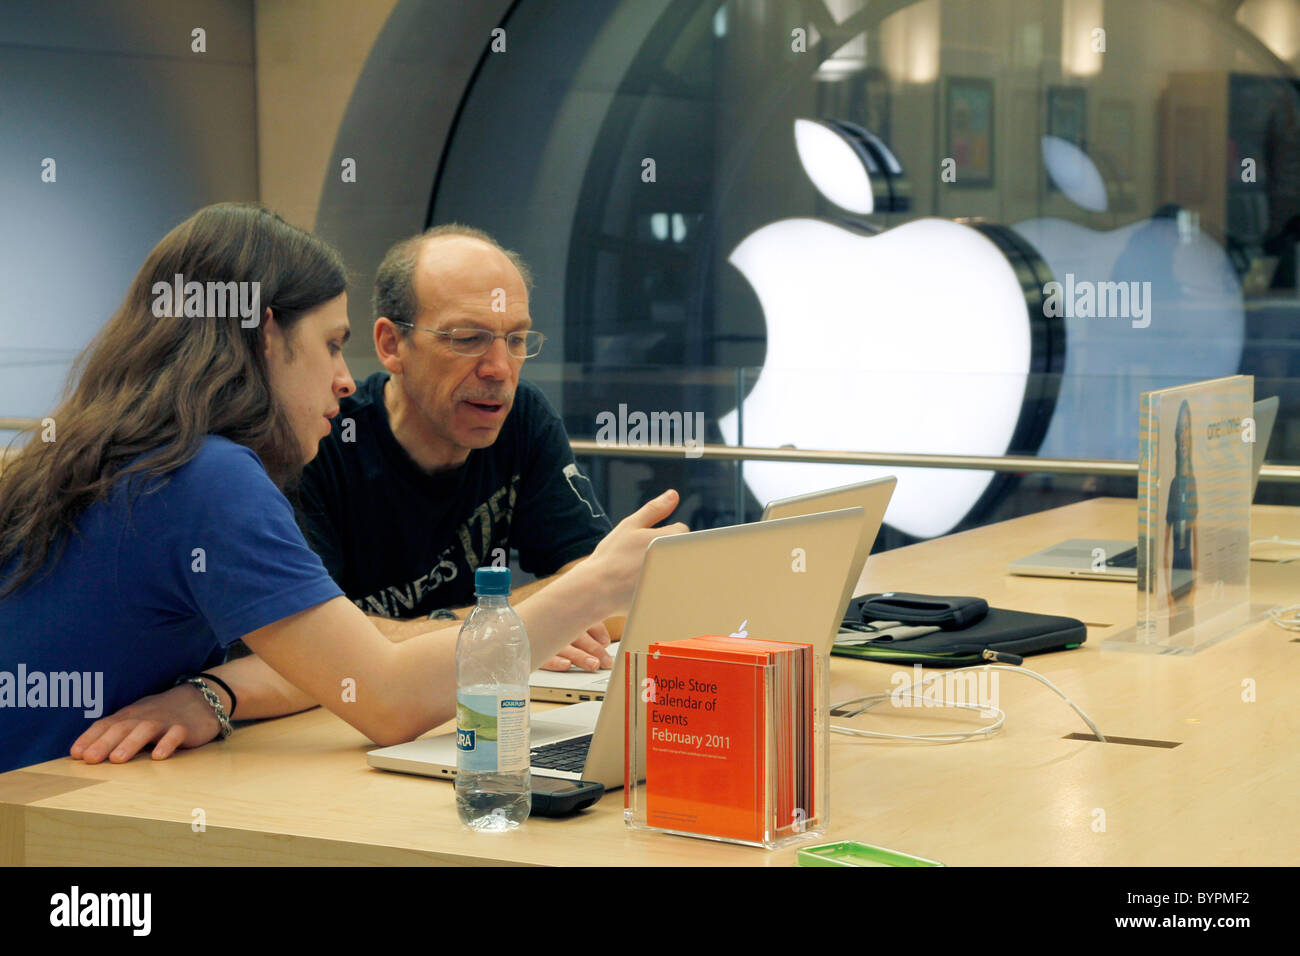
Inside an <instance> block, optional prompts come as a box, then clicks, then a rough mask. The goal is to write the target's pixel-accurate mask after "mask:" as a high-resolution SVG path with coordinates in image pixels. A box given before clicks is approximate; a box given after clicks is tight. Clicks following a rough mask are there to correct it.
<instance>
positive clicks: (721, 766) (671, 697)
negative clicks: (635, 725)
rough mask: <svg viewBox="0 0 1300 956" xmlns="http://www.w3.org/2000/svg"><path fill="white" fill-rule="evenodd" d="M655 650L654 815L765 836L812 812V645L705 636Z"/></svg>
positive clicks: (660, 820) (650, 790) (709, 830)
mask: <svg viewBox="0 0 1300 956" xmlns="http://www.w3.org/2000/svg"><path fill="white" fill-rule="evenodd" d="M649 651H650V657H649V658H648V661H647V676H649V677H650V678H651V680H652V681H653V685H652V686H653V688H654V693H653V699H652V700H651V701H648V702H647V703H648V709H647V740H646V768H645V769H646V822H647V823H648V824H649V825H651V826H656V827H662V828H664V829H671V830H679V831H682V832H688V833H700V834H708V835H711V836H720V837H725V838H728V839H735V840H746V841H749V842H762V841H764V840H765V839H771V838H772V837H774V836H775V835H776V832H777V830H778V829H779V828H782V827H788V826H790V825H791V822H792V820H793V819H794V817H795V815H796V814H798V813H800V812H802V813H803V815H804V818H805V819H806V817H807V813H808V811H807V809H804V810H802V811H801V810H800V809H799V808H808V807H810V806H811V796H812V792H811V774H810V772H809V771H810V770H811V762H810V761H811V741H810V740H808V739H807V733H808V732H809V730H810V722H809V720H808V712H807V706H808V705H809V704H810V702H811V697H810V692H809V690H808V689H807V688H805V680H811V674H812V660H811V652H812V647H811V645H807V644H796V643H786V642H780V641H764V640H757V639H753V638H733V637H721V636H701V637H695V638H688V639H686V640H679V641H671V642H661V643H656V644H652V645H651V646H650V648H649ZM769 674H771V675H772V679H771V681H770V685H771V686H769V679H768V675H769ZM769 694H771V695H772V697H773V700H772V705H773V713H774V715H775V716H774V718H773V719H774V720H775V724H774V725H773V726H772V727H768V726H767V721H768V719H769V716H768V715H769V702H768V699H767V698H768V695H769ZM769 781H772V782H771V783H770V782H769ZM773 783H774V786H773Z"/></svg>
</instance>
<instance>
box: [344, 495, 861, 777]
mask: <svg viewBox="0 0 1300 956" xmlns="http://www.w3.org/2000/svg"><path fill="white" fill-rule="evenodd" d="M864 520H865V514H864V511H863V509H862V508H861V507H860V506H859V507H855V508H847V509H841V510H838V511H830V512H825V513H822V514H813V515H805V516H801V517H793V518H781V519H774V520H771V521H761V522H758V523H755V524H742V525H735V526H733V527H730V528H715V529H713V530H711V531H696V532H693V533H689V534H679V535H673V536H672V537H667V538H657V539H655V541H654V542H653V543H652V544H651V545H650V548H649V549H648V550H647V552H646V559H645V565H644V566H643V567H642V569H641V577H640V579H639V580H638V582H637V589H636V594H635V595H634V596H633V599H632V609H631V611H630V612H629V613H628V619H627V625H626V627H625V628H624V629H623V639H622V641H620V642H619V643H620V644H622V646H623V653H621V654H619V655H618V657H617V658H616V659H615V664H614V670H613V674H612V678H611V680H610V683H609V689H608V694H607V696H606V699H605V701H604V702H603V703H602V702H600V701H588V702H585V703H579V704H574V705H572V706H569V707H562V708H557V709H555V710H551V711H547V712H546V713H544V714H539V715H537V716H535V717H533V718H532V724H531V736H532V741H531V742H532V748H533V761H532V767H531V770H532V772H533V773H536V774H538V775H539V776H547V777H562V778H566V779H569V780H594V781H596V782H598V783H602V784H604V785H605V787H606V788H608V789H614V788H616V787H621V786H623V723H624V707H625V705H624V693H623V690H624V688H623V684H624V680H625V678H624V677H623V667H624V663H625V654H626V653H627V652H628V651H645V650H646V649H647V648H648V647H649V645H650V644H651V643H653V642H655V641H666V640H675V639H678V638H686V637H694V636H696V635H699V634H745V635H748V636H750V637H755V638H766V639H769V640H776V641H806V642H808V643H812V644H815V645H816V646H817V648H818V649H819V650H820V651H821V652H822V653H829V652H830V649H831V646H832V645H833V644H834V641H835V634H836V632H837V631H838V630H839V623H840V620H841V618H842V617H843V613H844V606H843V604H842V603H841V601H842V598H843V595H844V593H845V589H846V587H847V588H849V589H850V590H851V589H852V586H853V584H854V583H856V581H857V578H858V574H859V573H860V569H859V570H858V571H856V572H855V570H854V565H855V562H856V559H857V554H858V550H859V546H860V542H861V539H862V523H863V521H864ZM798 567H802V568H803V569H804V570H802V571H800V570H797V568H798ZM366 761H367V762H368V763H369V764H370V766H372V767H378V768H380V769H382V770H398V771H403V772H406V773H418V774H423V775H425V776H430V777H448V778H450V777H454V776H455V775H456V743H455V734H454V733H450V734H441V735H439V736H437V737H427V738H424V739H422V740H414V741H412V742H410V743H406V744H399V745H397V746H395V747H383V748H380V749H379V750H372V751H370V752H369V753H368V754H367V755H366Z"/></svg>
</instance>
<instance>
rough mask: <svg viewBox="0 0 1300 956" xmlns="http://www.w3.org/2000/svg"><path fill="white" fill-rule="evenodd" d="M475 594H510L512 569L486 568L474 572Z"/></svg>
mask: <svg viewBox="0 0 1300 956" xmlns="http://www.w3.org/2000/svg"><path fill="white" fill-rule="evenodd" d="M474 593H475V594H509V593H510V569H509V568H494V567H486V568H479V569H478V570H476V571H475V572H474Z"/></svg>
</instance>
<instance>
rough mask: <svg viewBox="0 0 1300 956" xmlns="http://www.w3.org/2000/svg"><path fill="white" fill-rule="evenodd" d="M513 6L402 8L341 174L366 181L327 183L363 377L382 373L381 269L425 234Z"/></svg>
mask: <svg viewBox="0 0 1300 956" xmlns="http://www.w3.org/2000/svg"><path fill="white" fill-rule="evenodd" d="M509 7H510V0H474V2H473V3H466V2H463V0H402V2H400V3H398V5H397V7H396V8H395V9H394V10H393V13H392V15H391V16H390V17H389V19H388V23H387V24H385V25H384V29H383V31H382V32H381V33H380V35H379V38H378V39H377V40H376V41H375V45H374V49H373V50H372V51H371V53H370V56H369V58H368V59H367V61H366V66H365V69H364V70H362V72H361V77H360V79H359V80H358V81H357V85H356V89H355V90H354V91H353V94H352V99H351V101H350V102H349V103H348V109H347V113H346V114H345V115H344V117H343V122H342V124H341V125H340V127H339V134H338V139H337V141H336V149H335V156H334V157H332V159H331V168H332V169H338V168H339V162H340V160H341V158H342V157H344V156H351V157H353V158H355V159H356V161H357V171H358V174H357V181H356V182H355V183H344V182H342V179H341V177H338V176H329V177H327V178H326V181H325V187H324V189H323V190H322V191H321V200H320V212H319V213H318V215H317V217H316V230H315V231H316V233H317V235H319V236H320V237H321V238H323V239H325V240H326V241H328V242H331V243H333V244H334V245H335V246H336V247H337V248H338V249H339V251H340V252H342V254H343V260H344V261H345V262H346V263H347V265H348V271H349V274H350V278H349V284H348V311H349V314H350V318H351V320H352V327H353V329H354V330H355V334H354V335H353V337H352V342H351V344H350V345H349V346H348V350H347V358H348V362H349V363H350V364H351V365H352V367H353V371H354V373H355V374H356V375H357V376H358V377H360V376H361V375H362V374H364V373H366V372H368V371H370V370H373V369H374V368H375V367H377V363H376V360H375V354H374V346H373V344H372V343H371V340H370V334H369V333H370V328H371V324H372V319H373V317H372V315H371V313H370V296H371V291H372V285H373V282H374V275H375V269H376V268H377V267H378V265H379V261H380V260H381V259H382V258H383V256H384V252H385V251H387V249H388V247H389V246H391V245H392V244H393V243H394V242H396V241H397V240H398V239H402V238H404V237H406V236H408V235H411V234H413V233H416V232H419V231H420V230H421V229H423V228H424V221H425V215H426V214H427V212H428V207H429V196H430V193H431V192H432V189H433V180H434V176H435V175H436V173H437V169H438V162H439V158H440V157H441V155H442V150H443V145H444V143H445V142H446V139H447V135H448V132H449V131H450V129H451V126H452V121H453V120H454V118H455V116H456V110H457V108H458V107H459V105H460V101H461V97H462V96H463V95H464V93H465V90H466V88H467V87H468V85H469V81H470V77H471V76H472V75H473V72H474V69H475V67H476V65H477V64H478V61H479V57H480V56H481V55H482V54H483V52H484V51H485V50H486V49H487V46H488V43H489V41H490V39H491V31H492V29H493V27H495V26H496V25H497V24H498V23H499V22H500V21H501V18H502V17H503V16H504V15H505V13H506V11H507V9H508V8H509ZM363 333H364V334H363Z"/></svg>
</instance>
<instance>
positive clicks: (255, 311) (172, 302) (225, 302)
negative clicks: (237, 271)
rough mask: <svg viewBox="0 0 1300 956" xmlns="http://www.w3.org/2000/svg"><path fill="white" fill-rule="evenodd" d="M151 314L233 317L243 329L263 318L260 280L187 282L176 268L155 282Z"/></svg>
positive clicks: (166, 316)
mask: <svg viewBox="0 0 1300 956" xmlns="http://www.w3.org/2000/svg"><path fill="white" fill-rule="evenodd" d="M150 291H152V292H153V314H154V316H155V317H157V318H159V319H166V318H171V319H175V318H180V317H181V316H184V317H185V318H187V319H205V318H206V319H233V318H236V317H238V318H239V324H240V326H241V327H243V328H245V329H251V328H255V327H256V326H257V324H258V323H259V322H261V321H262V283H260V282H186V281H185V277H184V276H183V275H181V274H180V273H179V272H178V273H176V277H175V278H174V279H173V280H172V281H171V282H170V283H168V282H155V283H154V284H153V288H152V289H151V290H150Z"/></svg>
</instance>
